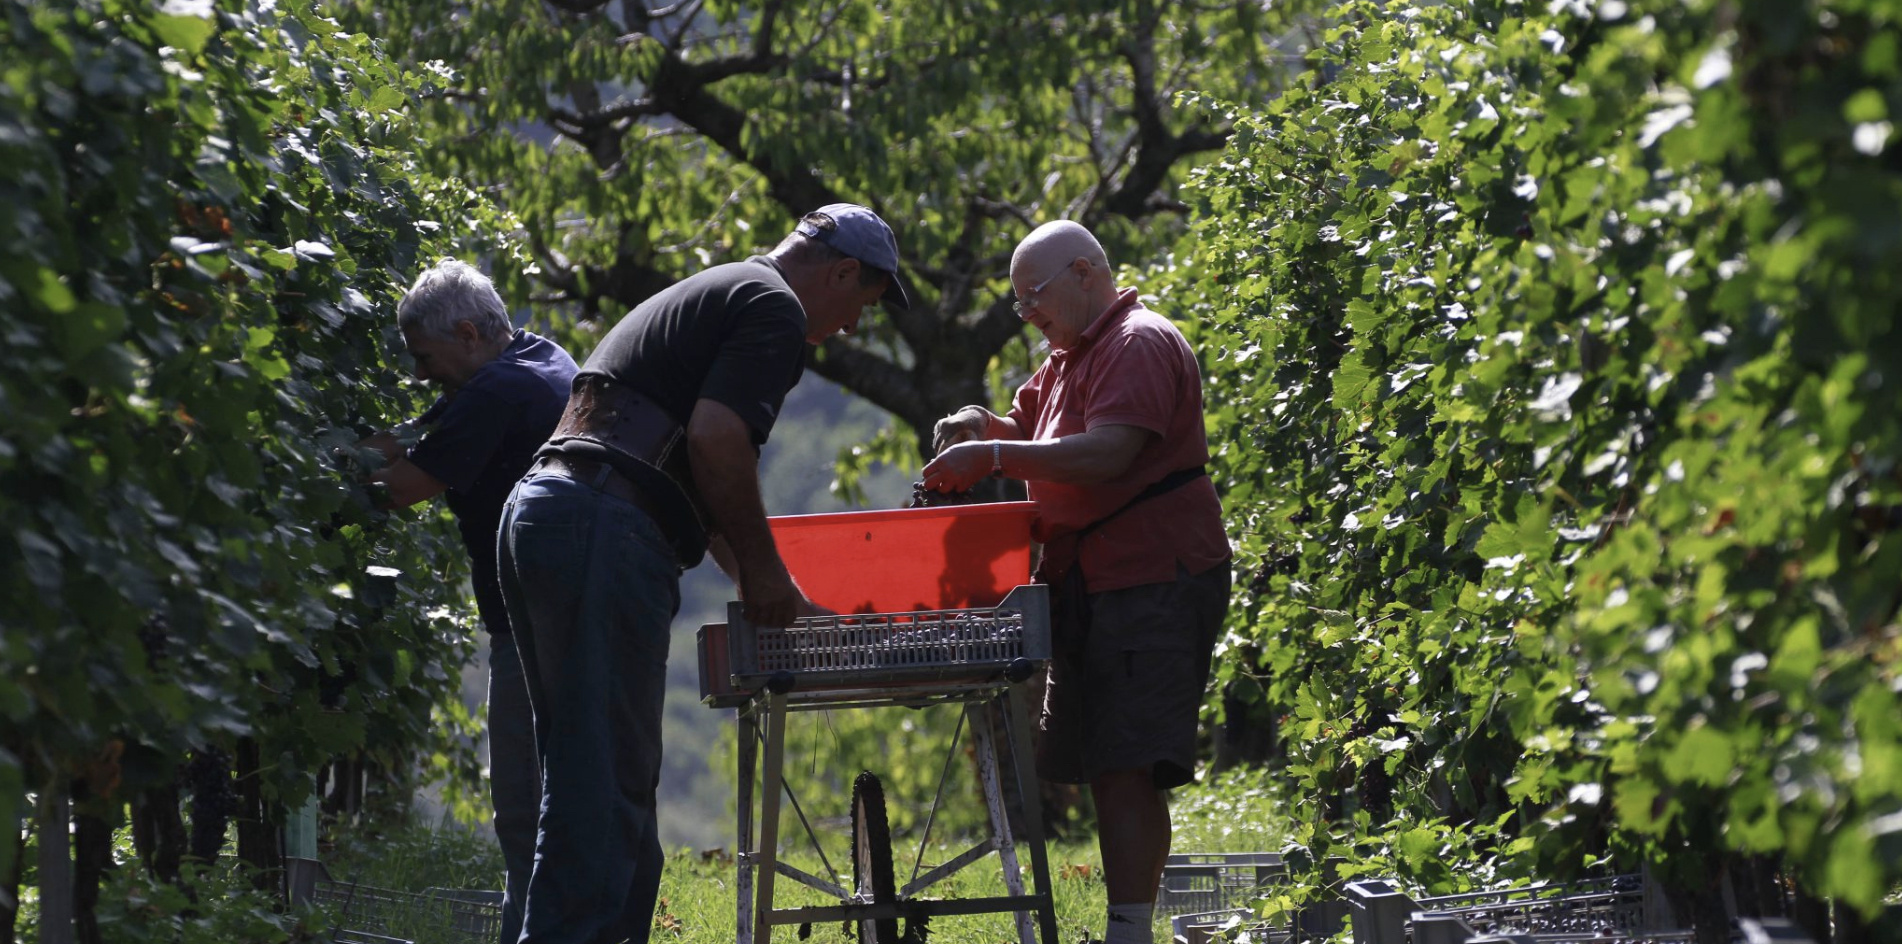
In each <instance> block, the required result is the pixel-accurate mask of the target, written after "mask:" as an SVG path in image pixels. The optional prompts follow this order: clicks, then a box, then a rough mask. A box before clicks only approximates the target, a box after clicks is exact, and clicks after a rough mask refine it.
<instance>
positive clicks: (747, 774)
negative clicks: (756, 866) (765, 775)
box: [733, 705, 759, 944]
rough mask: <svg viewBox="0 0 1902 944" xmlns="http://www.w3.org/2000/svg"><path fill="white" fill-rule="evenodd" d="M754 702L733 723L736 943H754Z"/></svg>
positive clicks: (756, 743) (756, 747)
mask: <svg viewBox="0 0 1902 944" xmlns="http://www.w3.org/2000/svg"><path fill="white" fill-rule="evenodd" d="M754 707H755V706H753V705H742V706H740V710H739V712H738V718H737V719H736V725H737V727H738V729H739V738H740V742H739V744H738V745H737V746H738V748H739V758H740V762H739V771H738V773H739V788H740V795H739V800H740V810H739V813H740V835H739V840H738V842H736V843H735V844H734V854H733V864H734V868H735V869H736V870H738V871H737V878H738V882H739V899H740V904H739V914H738V915H736V916H735V921H734V929H735V931H737V932H738V944H753V862H752V859H753V777H754V776H755V775H756V774H757V773H758V765H759V719H758V718H757V717H755V716H754V713H753V709H754Z"/></svg>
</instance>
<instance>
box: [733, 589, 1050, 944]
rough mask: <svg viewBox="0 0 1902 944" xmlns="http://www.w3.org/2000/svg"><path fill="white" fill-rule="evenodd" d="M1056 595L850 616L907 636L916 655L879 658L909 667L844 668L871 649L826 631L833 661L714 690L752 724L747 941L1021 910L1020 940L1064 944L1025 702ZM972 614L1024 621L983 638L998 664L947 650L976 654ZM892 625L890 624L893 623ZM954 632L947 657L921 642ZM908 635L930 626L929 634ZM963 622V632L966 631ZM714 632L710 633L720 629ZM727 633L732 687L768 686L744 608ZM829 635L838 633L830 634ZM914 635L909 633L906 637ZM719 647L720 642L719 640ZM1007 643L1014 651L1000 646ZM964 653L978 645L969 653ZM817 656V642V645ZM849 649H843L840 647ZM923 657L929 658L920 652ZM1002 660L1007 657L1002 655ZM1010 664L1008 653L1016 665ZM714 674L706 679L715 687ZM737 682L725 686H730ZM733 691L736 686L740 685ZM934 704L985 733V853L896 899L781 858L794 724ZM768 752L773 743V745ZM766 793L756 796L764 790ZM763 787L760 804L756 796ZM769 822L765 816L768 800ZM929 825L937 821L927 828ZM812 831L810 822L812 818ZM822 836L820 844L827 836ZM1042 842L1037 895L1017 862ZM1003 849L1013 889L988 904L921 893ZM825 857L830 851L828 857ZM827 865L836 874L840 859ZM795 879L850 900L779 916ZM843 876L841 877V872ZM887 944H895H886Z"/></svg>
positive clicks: (743, 723) (918, 881) (938, 645)
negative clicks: (798, 714) (824, 925)
mask: <svg viewBox="0 0 1902 944" xmlns="http://www.w3.org/2000/svg"><path fill="white" fill-rule="evenodd" d="M1047 599H1048V598H1047V596H1046V595H1045V591H1044V588H1043V587H1040V586H1027V587H1019V588H1017V590H1015V591H1013V592H1012V594H1011V596H1010V597H1009V598H1007V600H1006V603H1005V604H1004V605H1000V607H998V608H996V609H995V610H983V611H963V612H962V613H961V612H960V611H930V612H925V613H920V614H896V615H893V616H891V617H887V616H875V617H868V618H838V619H837V620H835V621H834V622H837V623H841V624H853V625H851V626H850V627H848V629H849V630H850V631H852V632H860V631H863V630H864V629H866V628H868V627H864V626H861V625H859V624H860V621H861V619H863V621H865V622H869V623H870V624H871V626H872V627H877V628H881V629H886V631H887V632H891V633H896V634H898V638H899V641H898V643H897V646H906V647H910V648H909V650H907V651H905V652H903V653H895V652H894V649H892V648H885V647H882V646H879V645H877V644H874V645H873V647H872V655H874V656H879V655H881V654H882V655H883V656H885V657H886V658H887V659H888V660H891V659H895V658H897V657H898V655H902V657H903V659H904V660H905V662H904V664H903V665H892V664H885V665H882V666H881V665H877V664H868V665H864V666H857V665H846V666H842V665H839V664H837V663H838V660H839V659H841V658H846V657H849V658H852V659H857V658H859V657H860V656H861V655H863V654H864V652H865V650H863V649H861V648H860V646H861V645H863V643H861V642H859V641H858V640H856V639H854V640H852V641H851V642H850V643H849V644H848V645H846V646H844V647H840V646H837V645H835V644H833V643H832V642H830V641H829V640H830V639H831V638H832V637H830V636H826V635H824V634H822V633H819V632H817V631H814V632H813V633H812V636H811V638H812V639H814V640H818V641H819V642H820V643H823V644H824V645H825V646H827V650H826V653H825V654H824V655H818V656H814V657H812V659H811V660H810V661H809V662H808V663H806V664H802V665H799V666H798V667H797V668H796V669H795V670H791V671H786V670H781V671H778V672H775V673H774V674H773V675H772V676H771V678H770V679H769V680H767V681H766V684H765V685H764V686H763V687H760V688H758V689H757V690H755V691H752V692H751V693H750V694H746V695H741V696H740V697H734V695H736V694H738V693H737V692H734V693H733V694H727V693H724V692H717V691H716V692H709V693H708V698H707V701H708V703H709V704H712V705H714V706H715V707H722V706H724V704H732V705H734V706H735V707H737V708H738V717H737V719H736V722H737V725H738V728H739V757H738V761H739V771H738V775H739V776H738V778H737V779H738V788H739V816H738V819H739V823H738V827H739V829H738V833H739V835H738V841H737V843H736V847H735V848H736V850H737V853H736V855H735V857H734V858H735V864H736V866H737V868H738V870H739V875H738V882H737V886H738V887H737V892H738V909H737V921H736V931H737V932H738V934H737V938H738V944H771V940H772V929H773V928H774V927H776V926H781V925H789V924H790V925H800V924H807V923H813V922H835V921H836V922H845V921H876V920H889V919H895V918H905V919H908V920H912V921H916V920H919V919H922V918H925V917H929V916H938V915H974V914H1000V913H1006V912H1008V913H1012V914H1014V915H1015V916H1016V927H1017V935H1018V938H1019V940H1020V941H1021V944H1036V942H1037V941H1038V940H1039V937H1041V940H1042V942H1043V944H1057V916H1056V907H1055V904H1054V900H1053V898H1052V895H1051V888H1050V864H1049V861H1048V859H1047V857H1046V854H1045V850H1044V829H1043V818H1042V811H1041V809H1040V807H1039V804H1038V800H1037V784H1036V773H1035V762H1034V760H1033V758H1032V756H1031V745H1030V733H1031V730H1032V729H1031V727H1030V716H1029V709H1028V706H1027V705H1026V694H1025V691H1024V686H1023V685H1022V684H1021V682H1022V680H1023V679H1025V678H1026V677H1027V676H1028V674H1029V672H1030V670H1031V669H1032V668H1034V666H1035V665H1036V664H1037V663H1039V662H1041V661H1042V660H1043V659H1045V658H1048V642H1049V616H1048V614H1049V609H1048V602H1047ZM965 613H969V614H974V615H976V616H978V617H979V618H987V619H998V618H1006V619H1011V618H1015V619H1020V620H1021V622H1022V627H1021V636H1020V637H1017V638H1014V639H1012V640H1009V641H1007V642H1005V643H999V642H997V641H996V640H995V639H989V638H987V639H986V640H985V641H984V642H982V643H981V646H982V647H983V651H984V652H985V653H986V655H985V656H983V657H982V658H978V659H971V658H969V657H960V656H958V655H953V656H952V657H950V658H944V657H940V656H941V654H942V653H945V652H955V653H964V652H969V651H974V650H972V649H971V648H970V647H969V646H967V645H966V644H964V643H960V642H956V640H957V639H959V638H961V637H958V636H957V635H956V634H957V633H959V632H966V631H968V627H969V626H970V625H972V624H970V623H968V622H966V623H962V624H960V623H958V619H959V618H962V617H963V615H964V614H965ZM886 620H889V622H890V626H889V628H886V627H883V626H882V625H881V622H880V621H886ZM939 626H943V627H944V628H945V633H946V636H945V638H946V639H950V640H953V642H952V643H951V645H952V646H953V647H954V648H952V649H946V648H945V646H946V643H943V642H941V641H933V640H931V639H924V640H923V641H921V640H920V639H919V638H918V637H920V635H921V634H922V635H926V636H928V635H929V632H928V631H929V630H932V629H935V628H936V627H939ZM908 627H924V628H925V629H924V630H920V629H916V628H908ZM961 627H962V628H961ZM713 628H714V627H708V629H713ZM729 629H730V632H729V633H728V634H719V633H714V634H711V636H712V637H721V636H724V640H718V641H730V642H729V647H728V648H729V649H730V651H731V652H732V653H734V655H735V660H734V664H733V665H732V666H731V669H732V674H731V680H732V682H733V683H735V684H736V685H739V684H750V685H758V684H759V683H760V682H761V676H762V675H763V674H764V672H763V671H762V667H761V665H760V664H759V662H760V661H761V660H759V659H757V658H755V657H754V656H753V655H752V653H753V652H754V651H755V650H754V648H753V646H754V645H755V642H754V639H753V638H752V637H753V635H754V630H753V629H752V628H751V627H748V626H746V625H745V624H744V622H743V620H742V618H741V616H740V614H739V612H738V608H737V606H736V607H734V608H733V610H732V611H731V612H730V613H729ZM826 629H827V630H828V631H830V627H829V626H828V627H826ZM905 637H909V638H905ZM708 638H710V637H709V634H707V633H705V632H703V639H702V645H703V650H702V659H703V661H702V665H703V673H704V672H706V671H707V670H708V668H710V667H713V668H715V671H716V672H717V668H724V666H717V661H718V659H723V658H724V656H725V654H724V653H721V654H720V655H719V656H718V657H717V658H716V660H715V661H714V662H709V661H708V658H709V653H708V650H707V648H706V646H707V644H708V643H707V640H708ZM718 641H716V643H715V644H716V645H717V644H718ZM999 645H1003V646H1005V647H1006V648H1007V649H1008V650H1009V651H1004V650H999V651H998V652H997V653H995V654H992V653H991V650H992V649H993V648H995V647H997V646H999ZM956 646H966V647H965V648H962V649H957V648H955V647H956ZM813 648H814V649H815V650H816V649H817V648H818V646H817V645H816V644H815V645H814V647H813ZM842 651H843V652H844V653H845V655H843V656H842V655H841V654H840V653H841V652H842ZM920 653H923V655H922V656H921V655H920ZM993 655H995V656H996V657H993ZM1006 657H1007V658H1006ZM706 681H707V680H706V679H705V678H703V684H704V683H705V682H706ZM722 681H724V679H723V680H722ZM728 691H729V692H731V691H732V690H730V689H729V690H728ZM934 704H956V705H960V706H961V709H962V720H961V722H960V727H961V726H962V725H963V724H964V723H968V724H969V725H970V727H971V731H972V736H973V739H974V742H975V743H974V747H975V753H976V756H977V768H978V769H977V777H978V782H979V784H980V785H981V786H982V788H983V791H984V804H985V808H986V812H987V814H988V819H989V824H990V835H989V836H988V837H987V838H985V839H984V840H982V841H980V842H979V843H978V844H977V845H975V846H973V847H971V848H970V849H968V850H966V851H964V852H963V853H960V854H959V855H957V856H955V857H953V858H952V859H951V860H949V861H947V862H945V863H944V864H942V865H939V866H937V867H935V868H933V869H931V870H930V871H929V872H927V873H926V874H924V875H917V871H916V867H914V870H913V876H914V877H913V879H912V880H911V881H910V882H908V883H906V884H905V885H904V886H903V887H902V888H900V889H898V893H897V898H896V900H895V901H890V902H869V901H865V900H863V899H862V898H860V897H859V896H858V895H856V894H855V893H853V892H852V891H849V890H847V889H846V888H845V887H843V886H842V884H841V883H840V882H839V881H832V880H827V879H825V878H821V877H819V876H815V875H811V874H809V873H806V872H804V871H801V870H800V869H797V868H795V867H793V866H791V865H788V864H787V863H785V862H782V861H780V860H779V845H780V843H779V831H780V817H781V809H782V808H781V800H782V798H793V796H792V793H791V791H790V790H789V789H788V788H787V786H786V781H785V764H786V717H787V715H788V714H790V713H791V712H795V711H814V710H821V709H833V708H880V707H899V706H903V707H914V708H915V707H922V706H925V705H934ZM993 715H994V716H997V717H1001V718H1002V719H1003V729H1004V737H1003V739H1002V740H1003V741H1004V742H1005V743H1003V744H1000V743H998V741H999V739H998V738H997V737H996V736H995V735H994V734H993V732H992V726H991V724H990V723H989V716H993ZM762 748H763V749H764V750H763V751H762ZM956 750H957V745H956V743H955V742H954V743H953V745H952V747H951V752H952V754H953V755H954V754H955V752H956ZM1006 751H1008V752H1009V756H1010V758H1011V760H1012V762H1013V763H1012V766H1013V768H1014V769H1015V771H1016V777H1015V778H1014V779H1015V780H1016V783H1015V784H1014V785H1013V786H1014V788H1015V791H1016V795H1017V796H1018V797H1019V798H1020V799H1021V800H1022V807H1023V810H1022V813H1023V826H1024V833H1025V835H1023V836H1013V835H1012V832H1011V825H1010V813H1009V810H1008V808H1007V806H1006V804H1005V793H1004V783H1003V781H1004V779H1005V778H1004V777H1003V775H1002V772H1001V771H1002V762H1003V757H1004V754H1005V752H1006ZM951 759H952V756H951V755H948V756H947V757H946V771H947V775H948V771H949V769H950V766H949V765H950V762H951ZM756 786H757V788H758V789H757V790H756V789H755V787H756ZM943 788H944V784H943V782H940V784H939V791H940V795H939V799H942V795H943ZM756 793H757V797H756ZM793 802H794V808H795V811H797V812H799V815H800V818H801V819H802V820H803V819H804V813H803V811H799V810H798V807H797V800H796V798H793ZM756 804H757V806H758V816H757V818H755V805H756ZM937 805H938V801H937V800H934V801H933V805H932V815H933V817H934V818H935V815H936V812H937ZM927 828H928V827H927ZM808 829H810V824H808ZM815 839H816V837H815ZM1019 843H1024V844H1026V845H1028V846H1029V851H1030V872H1031V884H1032V886H1033V887H1032V888H1031V889H1030V890H1028V891H1027V890H1026V889H1025V888H1024V878H1023V874H1022V870H1021V868H1020V864H1019V861H1018V848H1017V847H1018V844H1019ZM992 852H996V853H997V856H998V864H999V865H1000V867H1001V868H1002V870H1003V878H1004V887H1005V891H1006V892H1007V893H1008V894H1005V895H997V896H988V897H982V898H951V899H931V900H925V899H922V898H919V897H917V896H918V895H919V893H921V892H923V891H924V890H926V889H927V888H930V887H931V886H933V885H935V884H937V883H938V882H940V881H942V880H944V879H945V878H948V877H949V876H951V875H952V874H955V873H956V872H959V871H961V870H962V869H964V868H966V867H967V866H970V865H972V864H973V863H975V862H977V861H979V860H981V859H983V858H985V857H987V856H988V855H989V854H990V853H992ZM823 857H824V854H823V851H822V852H821V858H822V859H823ZM826 868H827V869H828V870H829V869H830V868H831V866H830V863H828V864H827V866H826ZM782 876H783V877H785V878H787V879H790V880H792V881H796V882H798V883H800V884H802V885H805V886H807V887H809V888H814V889H817V890H819V891H821V892H824V893H825V894H827V895H831V896H834V897H837V898H838V899H839V900H840V903H839V904H837V905H825V906H808V907H798V908H778V907H775V905H774V891H775V887H776V883H777V881H778V879H779V878H780V877H782ZM834 878H837V876H834ZM879 944H883V942H879Z"/></svg>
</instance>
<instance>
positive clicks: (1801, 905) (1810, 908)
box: [1790, 874, 1830, 944]
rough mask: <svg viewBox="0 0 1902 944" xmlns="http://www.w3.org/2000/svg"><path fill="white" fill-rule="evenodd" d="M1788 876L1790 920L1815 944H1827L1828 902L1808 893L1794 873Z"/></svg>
mask: <svg viewBox="0 0 1902 944" xmlns="http://www.w3.org/2000/svg"><path fill="white" fill-rule="evenodd" d="M1790 878H1791V881H1790V920H1791V921H1794V922H1796V926H1797V927H1799V928H1802V929H1803V933H1804V934H1806V935H1808V936H1809V939H1810V940H1812V941H1815V942H1816V944H1828V941H1829V936H1830V934H1829V902H1828V901H1825V900H1824V899H1821V898H1818V897H1816V896H1815V895H1812V894H1810V891H1809V889H1808V888H1806V887H1804V885H1803V883H1802V881H1800V880H1799V879H1798V877H1797V876H1796V875H1794V874H1792V875H1791V876H1790Z"/></svg>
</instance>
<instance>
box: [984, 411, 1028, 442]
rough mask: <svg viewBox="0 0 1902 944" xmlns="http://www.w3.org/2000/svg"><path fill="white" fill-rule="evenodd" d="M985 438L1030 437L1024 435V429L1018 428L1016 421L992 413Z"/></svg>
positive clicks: (985, 430)
mask: <svg viewBox="0 0 1902 944" xmlns="http://www.w3.org/2000/svg"><path fill="white" fill-rule="evenodd" d="M984 438H985V439H1028V438H1030V437H1028V436H1026V435H1024V430H1023V427H1021V426H1018V425H1017V421H1016V420H1014V419H1011V418H1010V417H1008V416H999V415H998V414H996V413H992V414H991V420H990V422H989V423H988V424H986V426H985V429H984Z"/></svg>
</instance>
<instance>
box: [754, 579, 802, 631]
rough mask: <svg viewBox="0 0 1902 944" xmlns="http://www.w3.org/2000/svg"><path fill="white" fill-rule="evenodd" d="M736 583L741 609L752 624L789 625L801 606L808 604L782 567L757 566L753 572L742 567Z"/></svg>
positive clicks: (797, 616) (795, 617)
mask: <svg viewBox="0 0 1902 944" xmlns="http://www.w3.org/2000/svg"><path fill="white" fill-rule="evenodd" d="M739 583H740V609H741V612H742V613H743V614H745V616H746V621H747V622H749V623H752V624H753V625H755V626H767V627H771V628H774V629H781V628H784V627H787V626H791V625H792V622H793V620H795V619H798V618H799V617H800V616H801V615H802V614H801V613H800V609H801V608H802V607H805V608H810V607H811V606H812V603H811V602H810V601H808V600H807V599H806V595H805V594H803V593H800V592H799V586H798V585H797V584H795V583H793V579H792V575H791V574H789V573H787V572H786V568H784V567H773V568H760V569H759V570H758V572H755V573H747V572H746V571H745V570H742V571H741V572H740V581H739Z"/></svg>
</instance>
